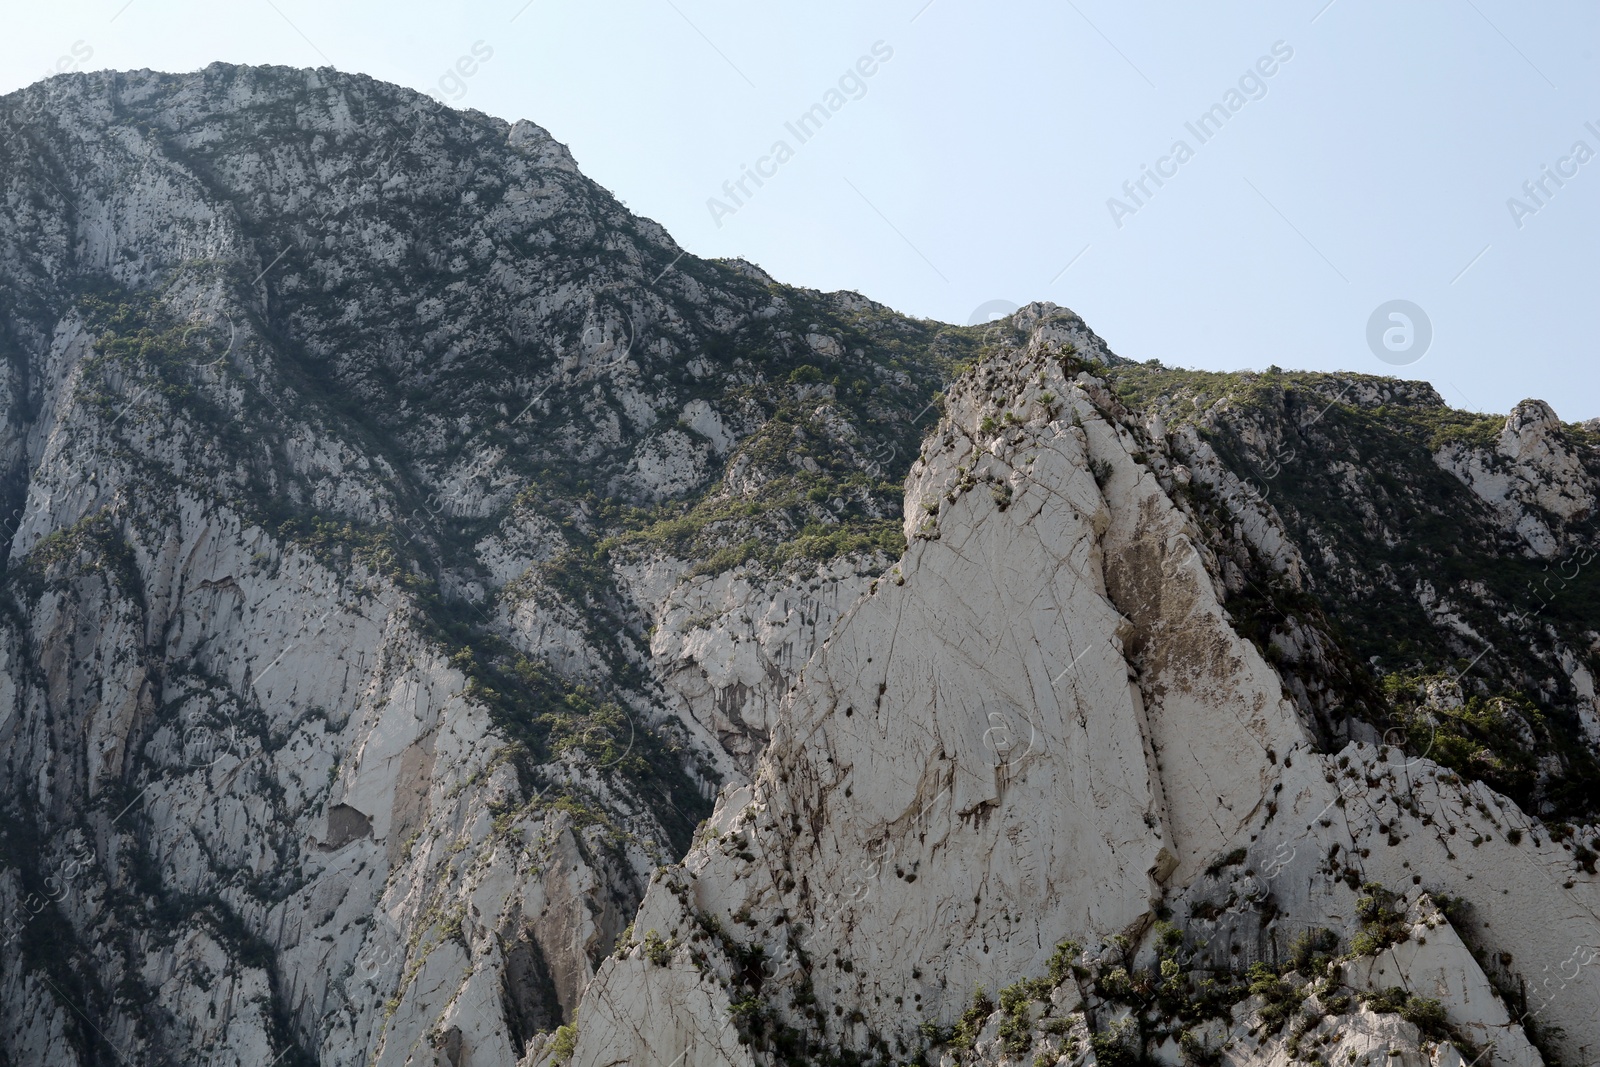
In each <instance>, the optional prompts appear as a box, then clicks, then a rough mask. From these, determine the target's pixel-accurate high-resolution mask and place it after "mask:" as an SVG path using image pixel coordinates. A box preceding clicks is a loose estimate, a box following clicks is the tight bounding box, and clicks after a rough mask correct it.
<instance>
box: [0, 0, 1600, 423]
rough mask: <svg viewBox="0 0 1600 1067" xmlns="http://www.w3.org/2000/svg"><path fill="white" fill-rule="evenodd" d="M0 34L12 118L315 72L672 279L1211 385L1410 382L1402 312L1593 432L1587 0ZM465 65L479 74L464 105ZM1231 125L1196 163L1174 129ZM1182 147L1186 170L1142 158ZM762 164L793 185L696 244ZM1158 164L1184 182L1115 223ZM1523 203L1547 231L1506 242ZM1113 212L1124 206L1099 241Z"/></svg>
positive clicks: (151, 14) (631, 8) (116, 9)
mask: <svg viewBox="0 0 1600 1067" xmlns="http://www.w3.org/2000/svg"><path fill="white" fill-rule="evenodd" d="M519 12H520V13H519ZM0 18H3V23H0V24H3V25H4V28H5V31H4V34H3V35H0V91H10V90H12V89H15V88H17V87H20V86H22V85H24V84H27V83H29V82H31V81H35V80H37V79H38V78H40V77H42V76H44V75H45V74H46V73H47V71H51V70H54V69H55V68H57V67H58V66H65V67H74V68H76V69H100V68H106V67H110V68H117V69H127V68H137V67H151V68H155V69H161V70H175V71H182V70H192V69H195V68H197V67H201V66H204V65H205V64H206V63H208V62H211V61H213V60H219V59H220V60H227V61H230V62H238V63H282V64H290V65H294V66H318V65H323V64H327V63H331V64H332V65H334V66H337V67H340V68H342V69H345V70H352V71H361V72H365V73H368V74H371V75H373V76H375V77H378V78H383V79H385V80H389V81H394V82H398V83H400V84H403V85H408V86H412V87H415V88H418V89H423V90H429V89H431V90H433V91H434V92H435V93H436V94H437V95H439V96H441V97H442V98H444V99H446V100H447V101H448V102H451V103H454V104H456V106H461V107H471V108H476V109H478V110H481V111H485V112H488V113H490V114H494V115H499V116H501V117H504V118H507V119H516V118H528V119H532V120H533V121H535V122H537V123H539V124H540V125H542V126H544V127H546V128H547V129H549V130H550V131H551V132H552V133H553V134H554V135H555V136H556V137H557V138H558V139H559V140H561V141H563V142H565V143H566V144H568V145H569V146H570V147H571V149H572V152H573V154H574V156H575V157H576V158H577V160H578V163H579V165H580V166H581V167H582V168H583V169H584V171H585V172H586V173H587V174H588V175H589V176H590V177H592V178H594V179H595V180H596V181H599V182H600V183H601V184H603V185H605V186H606V187H607V188H609V189H611V190H612V191H613V192H614V193H616V194H617V196H619V197H620V198H622V199H623V200H624V201H625V202H626V203H627V204H628V205H629V206H630V207H631V208H632V209H633V210H635V211H637V212H639V213H640V214H643V215H647V216H649V217H651V218H654V219H656V220H658V221H659V222H661V223H662V224H664V225H665V226H666V227H667V228H668V229H669V230H670V231H671V232H672V233H673V235H674V236H675V237H676V238H677V239H678V241H679V242H680V243H681V244H683V245H684V247H686V248H688V249H689V250H690V251H691V252H694V253H696V254H699V255H704V256H718V255H742V256H745V257H746V258H748V259H750V260H753V261H754V262H757V263H759V264H761V265H762V266H763V267H765V268H766V269H767V270H768V271H770V272H771V273H772V274H773V275H775V276H776V277H778V278H780V279H782V280H784V281H787V282H791V283H795V284H800V285H808V286H813V287H817V288H823V289H840V288H846V289H856V290H859V291H861V292H862V293H865V294H866V295H868V296H871V297H873V298H874V299H877V300H881V301H883V302H884V303H887V304H890V305H892V306H894V307H896V308H898V309H900V310H902V311H906V312H909V313H912V314H916V315H923V316H927V317H930V318H936V319H942V320H945V321H954V322H965V321H967V320H968V318H969V317H970V316H971V314H972V312H973V310H974V309H975V308H977V307H978V306H979V305H982V304H984V303H985V302H987V301H990V300H996V299H1000V300H1008V301H1011V302H1014V303H1021V302H1024V301H1027V300H1033V299H1048V300H1053V301H1055V302H1057V303H1060V304H1065V305H1067V306H1069V307H1072V308H1073V309H1075V310H1077V311H1078V312H1079V313H1081V314H1082V315H1083V316H1084V317H1085V318H1086V319H1087V320H1088V321H1089V323H1090V325H1091V326H1093V327H1094V328H1095V329H1096V330H1097V331H1099V332H1100V333H1101V334H1102V335H1103V336H1104V337H1105V338H1106V339H1107V340H1108V341H1109V342H1110V344H1111V345H1112V347H1113V348H1114V349H1115V350H1116V351H1118V352H1119V353H1121V354H1122V355H1125V356H1128V357H1130V358H1133V359H1140V360H1143V359H1150V358H1158V359H1160V360H1162V361H1163V362H1164V363H1167V364H1169V365H1183V366H1195V367H1205V368H1212V369H1237V368H1245V367H1258V368H1259V367H1265V366H1267V365H1268V364H1270V363H1277V364H1279V365H1281V366H1283V367H1286V368H1291V367H1292V368H1315V369H1335V368H1344V369H1352V370H1361V371H1370V372H1374V373H1388V372H1391V371H1395V370H1396V368H1392V367H1390V366H1389V365H1388V364H1386V363H1384V362H1381V361H1380V360H1379V359H1378V358H1377V357H1376V356H1375V355H1374V354H1373V352H1372V351H1371V350H1370V349H1369V347H1368V343H1367V339H1366V337H1367V322H1368V318H1369V316H1370V315H1371V313H1372V312H1373V311H1374V309H1375V308H1377V307H1378V305H1380V304H1383V303H1385V302H1387V301H1389V300H1393V299H1406V300H1410V301H1413V302H1415V303H1416V304H1417V305H1419V306H1421V307H1422V308H1423V309H1424V311H1425V312H1426V313H1427V314H1428V316H1429V317H1430V319H1431V321H1432V326H1433V341H1432V346H1431V348H1430V349H1429V350H1428V352H1427V353H1426V354H1425V355H1424V356H1423V357H1422V358H1421V359H1420V360H1419V361H1417V362H1414V363H1412V364H1410V365H1409V366H1404V367H1400V368H1398V371H1397V372H1398V373H1402V374H1404V375H1406V376H1408V377H1420V378H1426V379H1428V380H1430V381H1432V382H1433V383H1434V384H1435V385H1436V386H1437V387H1438V389H1439V391H1440V393H1441V394H1442V395H1443V396H1444V397H1445V399H1446V400H1447V401H1449V402H1450V403H1452V404H1454V405H1456V406H1458V407H1470V408H1473V409H1476V410H1485V411H1504V410H1506V409H1507V408H1509V407H1510V405H1512V404H1513V403H1515V402H1516V401H1517V400H1519V399H1521V398H1523V397H1525V396H1537V397H1541V398H1544V399H1546V400H1548V401H1550V402H1551V404H1552V405H1554V407H1555V408H1556V410H1557V411H1558V412H1559V413H1560V414H1561V416H1562V417H1563V418H1566V419H1569V420H1578V419H1588V418H1593V417H1596V416H1600V375H1597V374H1596V373H1595V372H1594V370H1593V364H1594V359H1595V356H1596V341H1595V323H1594V316H1595V309H1596V299H1595V296H1596V293H1597V292H1600V285H1597V281H1600V265H1597V260H1596V256H1595V251H1596V238H1597V236H1600V226H1597V223H1600V158H1596V159H1594V160H1592V161H1589V162H1587V163H1586V164H1584V165H1581V166H1580V165H1579V164H1578V162H1577V160H1576V159H1575V158H1574V157H1573V156H1572V155H1571V152H1572V148H1573V145H1574V143H1575V142H1577V141H1580V140H1582V141H1584V142H1586V143H1587V145H1588V147H1589V148H1590V149H1591V150H1593V151H1595V152H1597V153H1600V134H1597V133H1596V132H1595V131H1592V130H1590V129H1588V128H1586V125H1585V124H1586V123H1593V124H1594V126H1595V127H1596V129H1600V65H1597V64H1596V62H1595V55H1594V52H1595V48H1596V46H1597V45H1600V8H1597V7H1596V5H1594V4H1593V3H1582V2H1578V0H1552V2H1548V3H1542V4H1540V5H1537V7H1530V5H1517V4H1514V3H1512V2H1511V0H1437V2H1432V3H1416V2H1413V3H1409V4H1405V5H1396V4H1393V3H1380V2H1378V0H1334V2H1333V3H1332V4H1329V3H1328V2H1327V0H1277V2H1276V3H1267V2H1264V0H1263V2H1248V3H1246V2H1239V3H1231V4H1214V5H1204V6H1202V5H1182V6H1180V5H1177V4H1165V5H1158V4H1154V3H1144V2H1131V3H1130V2H1122V3H1114V2H1112V0H1071V2H1065V3H1061V4H1059V5H1056V4H1043V3H1025V2H994V0H988V2H985V3H983V4H981V5H980V4H977V3H974V2H971V0H932V2H931V3H927V2H926V0H893V2H882V3H860V2H857V3H845V2H836V0H813V2H809V3H806V4H804V5H801V4H793V5H788V6H786V7H784V8H782V9H779V8H777V6H776V5H773V4H757V3H749V2H744V3H734V2H731V0H615V2H588V3H582V4H578V3H561V2H559V0H532V2H531V3H528V4H527V5H526V7H524V0H506V2H504V3H501V2H494V3H480V4H458V5H449V6H444V5H439V4H437V3H419V2H412V0H391V2H388V3H383V4H378V3H370V2H364V0H363V2H354V3H338V4H334V3H327V2H322V3H313V2H311V0H238V2H236V3H233V4H230V5H227V6H221V5H217V4H216V3H214V2H209V3H200V2H189V0H132V2H131V3H127V2H126V0H90V2H84V3H71V2H63V3H53V4H51V5H40V4H32V3H30V4H18V3H15V2H12V0H6V6H5V8H4V9H3V15H0ZM480 42H481V43H480ZM877 42H882V45H880V46H879V48H880V54H881V52H882V51H883V50H884V49H885V48H886V49H889V50H892V56H891V57H890V58H889V59H888V60H886V61H882V62H878V63H876V65H875V66H874V64H871V63H869V64H866V65H865V67H866V68H870V69H872V70H873V73H872V74H871V76H870V77H861V76H860V74H859V73H858V74H857V75H856V77H857V78H859V79H860V80H859V81H851V80H850V79H848V78H847V79H846V81H845V88H846V90H847V91H848V93H849V94H850V96H854V97H856V98H850V96H847V95H845V94H841V95H840V96H839V97H835V98H834V99H833V101H832V102H833V103H835V104H836V105H837V104H839V103H840V101H843V103H842V106H839V107H838V110H837V111H836V112H833V113H831V117H830V118H829V119H828V120H827V122H826V123H825V124H824V125H823V127H822V129H821V130H820V131H819V132H817V133H816V134H815V135H814V136H812V137H810V139H809V140H807V141H806V142H805V143H803V144H802V143H800V141H799V139H798V138H796V137H795V136H794V135H793V134H792V133H790V132H788V131H787V130H786V129H785V123H786V122H792V121H794V120H796V119H797V118H798V117H799V116H800V115H801V114H802V113H803V112H805V111H806V110H807V109H808V108H809V107H811V106H812V105H813V104H817V103H819V102H821V103H824V104H826V103H828V102H829V101H828V98H827V93H828V91H829V90H830V89H833V88H835V87H837V86H838V84H839V82H840V79H841V77H842V76H844V75H845V74H846V72H847V71H850V70H852V69H853V68H855V65H856V64H857V62H858V60H860V59H861V57H863V56H870V55H871V54H872V50H873V46H874V44H875V43H877ZM1277 42H1283V44H1282V45H1280V46H1279V50H1280V54H1281V53H1282V52H1283V51H1285V50H1286V49H1292V52H1293V55H1292V57H1291V58H1289V59H1287V60H1285V61H1281V62H1275V63H1274V62H1268V63H1266V64H1264V65H1263V68H1262V69H1267V68H1271V69H1272V70H1273V73H1272V75H1271V77H1269V78H1268V77H1263V78H1261V80H1260V81H1259V82H1256V81H1252V80H1249V79H1247V81H1246V89H1247V90H1248V92H1249V95H1253V96H1256V97H1258V99H1246V94H1245V93H1240V95H1239V96H1238V97H1235V98H1234V100H1233V101H1228V100H1226V99H1225V94H1226V93H1227V91H1228V90H1229V89H1230V88H1235V87H1236V86H1237V85H1238V83H1239V80H1240V78H1241V76H1244V75H1246V73H1247V72H1249V71H1250V70H1251V69H1252V68H1253V66H1254V65H1255V64H1256V63H1257V61H1258V60H1259V59H1261V57H1269V56H1271V54H1272V49H1273V46H1274V44H1275V43H1277ZM474 46H476V47H477V48H478V54H479V55H480V56H481V55H482V54H484V53H485V52H491V53H492V55H490V56H489V58H487V59H486V60H481V61H480V60H476V59H475V60H473V61H472V62H469V63H467V64H465V66H466V67H467V68H468V69H473V70H474V73H473V74H472V75H471V76H470V77H465V78H461V77H459V75H457V78H458V79H459V80H452V79H451V78H450V77H448V76H447V75H448V73H449V72H450V71H451V70H452V68H453V67H454V66H455V65H456V64H457V62H458V60H459V59H460V58H461V57H463V56H467V57H472V55H473V49H474ZM86 53H92V54H86ZM1263 89H1264V95H1263ZM1240 101H1243V103H1242V106H1240V107H1239V108H1238V110H1237V112H1236V113H1230V115H1229V118H1228V120H1227V122H1226V124H1225V125H1224V127H1223V129H1222V130H1221V131H1220V132H1219V133H1217V134H1215V136H1212V137H1210V138H1209V140H1208V141H1207V142H1206V143H1204V144H1202V143H1200V141H1199V139H1198V138H1197V137H1196V136H1195V135H1194V134H1193V133H1191V132H1190V131H1188V130H1187V129H1186V128H1185V123H1186V122H1193V121H1195V120H1196V119H1197V118H1198V117H1199V116H1200V115H1201V114H1202V113H1204V112H1205V111H1206V110H1207V109H1208V108H1210V107H1211V105H1213V104H1217V103H1222V104H1224V105H1225V106H1226V104H1228V103H1230V102H1232V103H1235V104H1238V103H1239V102H1240ZM1179 139H1182V140H1183V141H1185V142H1186V143H1187V145H1188V146H1189V148H1190V149H1191V150H1192V152H1193V156H1192V158H1187V159H1186V161H1185V162H1183V163H1182V164H1181V165H1178V164H1177V163H1176V161H1175V160H1174V161H1169V162H1160V161H1161V160H1162V157H1165V156H1168V155H1169V152H1170V149H1171V147H1172V145H1173V143H1174V142H1175V141H1176V140H1179ZM778 140H784V141H785V142H787V143H788V145H789V147H790V148H791V149H792V151H793V157H792V158H788V159H786V160H785V161H784V162H783V163H782V164H781V165H777V164H776V163H775V162H772V161H769V162H767V163H764V164H762V165H763V167H764V168H765V169H766V170H767V171H768V172H769V173H771V172H772V171H774V170H775V171H776V173H775V174H772V176H771V177H770V178H767V179H764V184H763V185H762V186H760V187H759V188H757V187H756V186H755V185H754V184H753V183H751V182H750V180H749V179H746V189H747V190H748V191H750V192H751V193H752V195H750V196H749V197H745V196H744V195H743V194H741V195H740V199H741V200H742V201H743V202H742V203H741V204H739V205H737V210H736V211H733V212H732V213H720V212H719V213H718V214H720V215H721V217H720V218H719V217H714V213H713V211H712V210H711V209H710V208H709V207H708V205H707V201H708V199H710V198H712V197H717V198H719V199H722V200H723V201H724V203H726V204H728V205H729V206H730V207H731V206H735V205H734V204H733V201H732V200H731V199H729V198H728V197H727V196H726V195H725V194H724V193H723V192H722V187H723V183H724V182H728V181H736V180H737V179H739V178H740V176H741V168H742V167H744V166H745V165H751V166H754V165H756V164H757V163H758V161H760V160H761V157H763V156H766V155H768V154H769V152H770V150H771V149H772V146H773V144H774V142H776V141H778ZM1564 158H1565V159H1566V160H1568V162H1566V163H1562V160H1563V159H1564ZM1158 163H1160V166H1161V167H1162V168H1163V169H1165V170H1166V171H1167V172H1168V173H1169V174H1171V173H1172V171H1173V170H1174V169H1176V175H1175V176H1173V177H1170V178H1166V179H1163V182H1164V184H1163V185H1161V186H1160V187H1157V186H1156V185H1155V184H1154V182H1153V181H1152V180H1151V179H1149V178H1146V179H1145V190H1144V191H1143V192H1140V193H1139V199H1140V200H1141V201H1142V203H1136V202H1135V201H1134V200H1133V199H1132V198H1130V197H1128V196H1127V195H1125V194H1124V193H1123V183H1124V182H1129V181H1136V180H1138V179H1139V178H1140V177H1141V176H1142V170H1141V168H1142V167H1144V166H1145V165H1149V166H1152V167H1153V166H1156V165H1157V164H1158ZM1546 166H1548V167H1550V168H1552V169H1554V168H1557V167H1564V168H1565V169H1566V170H1567V171H1568V172H1569V173H1570V172H1571V171H1573V170H1576V174H1575V176H1570V177H1566V178H1563V179H1562V180H1563V182H1564V184H1563V185H1562V186H1560V187H1557V186H1556V185H1555V183H1554V182H1553V181H1551V180H1550V179H1545V190H1546V191H1547V192H1549V193H1553V195H1545V194H1540V199H1541V200H1542V201H1543V205H1542V206H1540V205H1536V204H1535V203H1534V202H1533V201H1532V200H1530V199H1529V198H1528V197H1527V195H1526V194H1525V193H1524V192H1523V188H1522V187H1523V183H1524V182H1529V181H1534V180H1538V179H1540V178H1541V176H1542V175H1541V168H1542V167H1546ZM1146 193H1148V194H1149V195H1148V196H1147V195H1146ZM1513 196H1517V197H1520V198H1522V200H1523V201H1524V203H1526V204H1528V206H1529V207H1530V208H1531V207H1535V206H1537V207H1538V210H1537V212H1536V213H1532V214H1527V215H1525V217H1523V218H1521V219H1520V220H1516V219H1514V218H1513V216H1512V212H1511V210H1510V209H1509V207H1508V205H1507V200H1508V199H1509V198H1511V197H1513ZM1111 197H1117V198H1119V199H1121V200H1122V201H1123V202H1124V203H1125V204H1126V205H1128V206H1129V207H1133V208H1136V210H1135V211H1134V212H1133V213H1132V214H1123V213H1121V212H1118V214H1120V215H1122V217H1121V218H1120V219H1117V220H1114V219H1113V214H1112V212H1111V211H1110V210H1109V209H1108V206H1107V201H1108V199H1109V198H1111ZM1118 221H1120V223H1121V226H1120V227H1119V226H1118V225H1117V222H1118ZM1518 221H1520V222H1521V226H1520V227H1519V226H1518V225H1517V222H1518ZM719 223H720V225H719ZM1069 264H1070V266H1069Z"/></svg>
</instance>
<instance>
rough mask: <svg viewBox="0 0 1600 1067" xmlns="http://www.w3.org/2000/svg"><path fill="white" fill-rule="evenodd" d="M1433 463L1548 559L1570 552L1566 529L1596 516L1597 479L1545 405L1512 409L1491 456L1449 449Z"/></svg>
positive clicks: (1533, 403)
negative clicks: (1562, 535) (1573, 523)
mask: <svg viewBox="0 0 1600 1067" xmlns="http://www.w3.org/2000/svg"><path fill="white" fill-rule="evenodd" d="M1434 462H1436V463H1438V464H1439V466H1440V467H1442V468H1444V469H1445V470H1447V471H1449V472H1450V473H1452V474H1454V475H1455V476H1456V477H1457V478H1460V479H1461V481H1462V482H1464V483H1465V484H1466V485H1467V486H1468V487H1470V488H1471V489H1472V491H1473V493H1474V494H1476V495H1477V497H1478V498H1479V499H1480V500H1482V501H1483V502H1484V503H1485V504H1487V505H1489V507H1490V508H1492V509H1493V510H1494V512H1495V514H1496V515H1497V516H1499V518H1500V521H1501V523H1502V524H1503V525H1504V526H1505V528H1506V529H1507V530H1510V531H1513V532H1515V533H1516V534H1517V535H1518V536H1520V537H1521V538H1522V539H1523V540H1524V541H1526V542H1527V544H1528V547H1529V549H1530V550H1532V551H1533V552H1534V553H1536V554H1537V555H1539V556H1542V557H1544V558H1546V559H1550V558H1553V557H1555V556H1557V555H1558V554H1559V553H1560V552H1561V550H1562V549H1563V548H1564V547H1566V546H1565V545H1564V539H1563V538H1562V537H1561V536H1560V533H1561V526H1562V525H1563V524H1566V523H1570V522H1573V521H1574V520H1577V519H1581V518H1584V517H1586V516H1588V515H1591V514H1593V513H1594V508H1595V493H1596V488H1597V487H1596V485H1595V481H1594V477H1593V476H1592V475H1591V474H1590V473H1589V472H1588V471H1587V469H1586V468H1585V467H1584V465H1583V463H1582V462H1581V461H1580V460H1579V459H1578V457H1577V456H1576V455H1574V454H1573V451H1572V449H1571V447H1570V446H1569V445H1568V443H1567V442H1566V441H1565V440H1564V439H1563V435H1562V428H1561V421H1560V420H1559V419H1558V418H1556V413H1555V412H1554V411H1553V410H1552V409H1551V407H1550V405H1549V404H1546V403H1545V402H1544V401H1542V400H1524V401H1523V402H1522V403H1520V404H1518V405H1517V406H1516V407H1515V408H1514V409H1512V412H1511V414H1510V416H1508V417H1507V419H1506V425H1505V429H1503V430H1501V431H1500V438H1499V440H1498V441H1497V442H1496V443H1495V447H1494V450H1493V451H1492V452H1491V451H1488V450H1483V449H1476V450H1475V449H1472V448H1469V447H1468V446H1466V445H1463V444H1451V445H1449V446H1447V447H1446V448H1445V449H1443V450H1442V451H1441V452H1439V454H1438V455H1436V456H1434ZM1552 526H1554V527H1555V528H1554V529H1552Z"/></svg>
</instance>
